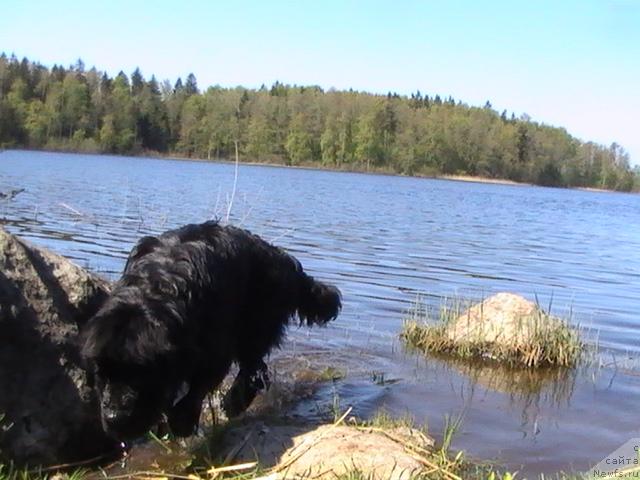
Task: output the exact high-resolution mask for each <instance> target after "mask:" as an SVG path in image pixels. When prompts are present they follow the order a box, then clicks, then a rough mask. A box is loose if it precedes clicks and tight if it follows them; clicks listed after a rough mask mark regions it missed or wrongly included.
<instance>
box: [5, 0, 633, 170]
mask: <svg viewBox="0 0 640 480" xmlns="http://www.w3.org/2000/svg"><path fill="white" fill-rule="evenodd" d="M0 51H4V52H5V53H7V54H10V53H15V54H16V55H17V56H18V57H23V56H26V57H27V58H29V59H30V60H34V61H39V62H41V63H43V64H45V65H47V66H52V65H53V64H54V63H57V64H64V65H69V64H72V63H75V62H76V60H77V59H78V58H81V59H82V60H83V61H84V62H85V64H86V65H87V67H91V66H94V65H95V66H96V67H97V68H98V69H99V70H104V71H107V72H108V73H109V74H111V75H115V74H117V73H118V72H119V71H120V70H123V71H124V72H126V73H128V74H129V73H131V72H132V71H133V70H134V69H135V68H136V67H140V69H141V70H142V73H143V74H144V75H145V77H150V76H151V75H152V74H155V75H156V77H157V78H158V79H160V80H162V79H165V78H166V79H170V80H171V81H172V82H173V81H175V80H176V79H177V78H178V77H179V76H180V77H182V78H184V77H186V75H187V74H188V73H190V72H193V73H194V74H195V75H196V78H197V79H198V85H199V86H200V88H206V87H207V86H210V85H216V84H218V85H222V86H236V85H243V86H246V87H259V86H260V85H261V84H265V85H271V84H272V83H273V82H275V81H276V80H278V81H280V82H283V83H290V84H298V85H320V86H321V87H323V88H325V89H328V88H332V87H333V88H336V89H348V88H353V89H355V90H361V91H368V92H375V93H387V92H389V91H392V92H397V93H400V94H406V95H408V94H410V93H411V92H415V91H416V90H420V91H421V92H422V93H423V94H424V93H426V94H429V95H431V96H432V95H435V94H439V95H440V96H445V97H448V96H449V95H451V96H453V97H454V98H455V99H456V100H461V101H462V102H464V103H467V104H470V105H484V104H485V102H486V101H487V100H489V101H490V102H491V104H492V105H493V108H494V109H496V110H498V111H502V110H504V109H506V110H507V111H508V112H509V114H511V112H515V114H516V115H517V116H519V115H521V114H523V113H526V114H528V115H529V116H530V117H531V118H532V119H533V120H535V121H538V122H542V123H546V124H549V125H554V126H562V127H565V128H566V129H567V130H568V131H569V133H571V134H572V135H574V136H576V137H578V138H580V139H582V140H592V141H596V142H598V143H603V144H606V145H609V144H610V143H612V142H617V143H618V144H620V145H622V146H623V147H624V148H625V149H626V150H627V151H628V152H629V154H630V156H631V163H632V164H634V165H640V121H639V116H640V0H562V1H559V0H553V1H547V0H511V1H477V0H469V1H462V0H442V1H435V0H434V1H430V0H422V1H409V0H395V1H375V0H370V1H350V0H342V1H340V0H322V1H317V0H316V1H305V0H298V1H279V0H270V1H265V0H255V1H254V0H246V1H241V0H237V1H227V2H221V1H214V0H202V1H191V0H182V1H177V0H172V1H165V0H155V1H153V2H149V1H146V2H145V1H141V0H126V1H122V0H102V1H93V2H91V1H87V0H84V1H74V0H55V1H51V0H38V1H36V0H0Z"/></svg>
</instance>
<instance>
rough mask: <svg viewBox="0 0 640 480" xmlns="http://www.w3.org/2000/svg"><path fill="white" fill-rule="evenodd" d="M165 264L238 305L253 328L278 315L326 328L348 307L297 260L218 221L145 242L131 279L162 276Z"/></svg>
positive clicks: (133, 257) (134, 256) (135, 255)
mask: <svg viewBox="0 0 640 480" xmlns="http://www.w3.org/2000/svg"><path fill="white" fill-rule="evenodd" d="M159 264H161V265H163V268H165V269H166V270H168V272H170V274H171V276H172V277H175V278H178V279H182V280H183V281H182V282H181V283H182V284H183V285H184V288H188V289H190V290H193V289H195V288H196V287H197V289H198V290H202V289H203V288H204V289H205V290H207V289H208V290H209V291H210V292H211V293H212V294H213V297H211V300H215V299H216V298H217V300H218V301H222V300H224V302H225V303H227V304H229V305H231V304H234V303H235V304H236V306H237V307H238V308H240V309H242V310H243V311H244V312H246V314H248V315H249V317H250V318H248V319H247V320H248V321H250V322H251V323H252V324H253V325H252V327H255V323H254V322H256V321H260V320H259V318H257V317H261V316H262V317H265V316H277V317H278V321H279V322H282V321H283V320H284V319H285V317H286V320H289V319H290V318H291V317H292V316H295V315H296V314H297V316H298V318H299V319H300V321H301V322H306V324H307V325H309V326H311V325H312V324H320V325H321V324H324V323H327V322H328V321H330V320H332V319H334V318H335V317H337V315H338V313H339V312H340V309H341V306H342V305H341V299H340V292H339V290H338V289H337V288H335V287H333V286H330V285H327V284H324V283H322V282H319V281H317V280H315V279H314V278H313V277H311V276H309V275H307V274H306V273H305V272H304V270H303V268H302V265H301V264H300V262H299V261H298V260H297V259H295V258H294V257H293V256H291V255H289V254H288V253H286V252H285V251H284V250H282V249H280V248H278V247H276V246H273V245H271V244H270V243H268V242H266V241H265V240H263V239H262V238H260V237H259V236H257V235H254V234H252V233H250V232H249V231H247V230H243V229H240V228H236V227H232V226H222V225H220V224H219V223H218V222H215V221H210V222H205V223H201V224H191V225H186V226H184V227H181V228H178V229H175V230H170V231H168V232H165V233H163V234H162V235H160V236H158V237H144V238H142V239H141V240H140V241H139V242H138V244H137V245H136V246H135V247H134V249H133V250H132V252H131V254H130V255H129V258H128V260H127V264H126V267H125V277H126V276H127V275H133V276H135V277H137V278H139V277H140V276H145V275H147V276H148V275H150V274H152V273H153V272H156V275H157V276H159V275H158V273H157V272H158V271H159V270H161V269H159V268H158V265H159ZM194 283H195V284H197V285H193V284H194ZM188 284H192V285H191V286H189V285H188ZM221 296H224V297H225V298H224V299H223V298H218V297H221ZM236 299H237V302H235V301H234V300H236ZM240 303H242V305H240ZM285 323H286V322H285Z"/></svg>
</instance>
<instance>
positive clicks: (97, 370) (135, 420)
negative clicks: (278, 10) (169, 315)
mask: <svg viewBox="0 0 640 480" xmlns="http://www.w3.org/2000/svg"><path fill="white" fill-rule="evenodd" d="M80 342H81V347H80V351H81V355H82V359H83V361H84V364H85V368H86V369H87V372H88V373H89V378H90V379H91V381H92V383H93V387H94V390H95V392H96V395H97V398H98V401H99V404H100V414H101V419H102V425H103V428H104V430H105V431H106V432H107V433H108V434H110V435H112V436H113V437H115V438H117V439H119V440H124V439H128V438H133V437H137V436H139V435H142V434H143V433H145V432H146V431H147V430H148V429H149V428H150V427H151V426H153V425H154V424H155V423H157V421H158V420H159V419H160V416H161V414H162V412H163V411H164V410H166V409H167V408H168V407H169V406H170V404H171V401H172V399H173V398H174V397H175V395H176V391H177V386H176V381H175V378H174V377H175V375H173V374H172V370H171V368H172V365H173V363H174V362H173V361H172V358H173V356H174V354H175V352H174V345H173V344H172V342H171V338H170V334H169V331H168V327H167V325H166V323H163V322H161V321H159V320H158V318H157V315H156V314H154V311H153V309H152V308H149V306H148V305H145V304H144V303H141V302H137V301H129V302H128V301H125V300H123V299H122V298H120V297H111V298H110V299H109V300H107V302H106V303H105V305H103V307H102V308H101V309H100V311H98V313H97V314H96V315H95V316H94V317H93V318H92V319H91V320H89V322H87V324H86V325H85V326H84V327H83V328H82V330H81V333H80Z"/></svg>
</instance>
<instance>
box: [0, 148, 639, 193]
mask: <svg viewBox="0 0 640 480" xmlns="http://www.w3.org/2000/svg"><path fill="white" fill-rule="evenodd" d="M7 150H14V151H24V152H48V153H65V154H72V155H103V156H113V157H132V158H153V159H157V160H176V161H186V162H199V163H223V164H229V165H234V164H235V161H234V160H232V159H226V158H212V159H207V158H199V157H191V156H186V155H180V154H179V153H177V152H172V153H166V154H163V153H160V152H152V151H142V152H139V153H131V154H117V153H102V152H78V151H73V150H64V149H61V150H46V149H41V150H31V149H27V148H10V149H4V151H7ZM2 151H3V150H1V149H0V153H1V152H2ZM238 163H239V164H240V165H250V166H263V167H277V168H295V169H301V170H318V171H327V172H341V173H357V174H367V175H386V176H392V177H411V178H426V179H435V180H449V181H454V182H468V183H484V184H493V185H509V186H522V187H544V186H543V185H536V184H534V183H526V182H516V181H514V180H509V179H506V178H491V177H483V176H474V175H467V174H446V173H440V174H426V173H420V172H416V173H413V174H407V173H400V172H394V171H393V170H391V169H387V168H380V167H373V168H369V169H367V168H366V165H364V164H356V165H348V166H345V167H342V166H335V165H334V166H326V165H318V164H315V163H303V164H298V165H287V164H286V163H282V162H277V161H255V160H240V161H239V162H238ZM548 188H562V189H568V190H582V191H586V192H599V193H635V194H637V193H640V192H622V191H617V190H607V189H604V188H596V187H548Z"/></svg>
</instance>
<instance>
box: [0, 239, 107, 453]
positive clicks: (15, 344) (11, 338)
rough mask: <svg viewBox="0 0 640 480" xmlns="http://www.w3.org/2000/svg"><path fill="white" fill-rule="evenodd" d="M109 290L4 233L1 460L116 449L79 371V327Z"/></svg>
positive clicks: (0, 258)
mask: <svg viewBox="0 0 640 480" xmlns="http://www.w3.org/2000/svg"><path fill="white" fill-rule="evenodd" d="M108 291H109V284H108V283H107V282H106V281H105V280H102V279H100V278H98V277H96V276H94V275H91V274H90V273H88V272H86V271H85V270H83V269H82V268H80V267H78V266H77V265H75V264H73V263H72V262H70V261H69V260H67V259H65V258H64V257H61V256H59V255H56V254H53V253H51V252H49V251H47V250H45V249H43V248H39V247H35V246H32V245H29V244H28V243H27V242H24V241H23V240H20V239H19V238H17V237H15V236H13V235H11V234H9V233H7V232H6V231H4V230H3V229H2V228H0V414H2V415H3V417H4V418H3V419H2V421H1V423H0V458H2V459H3V460H4V461H7V460H10V461H13V462H15V463H17V464H19V465H20V464H29V465H45V466H46V465H52V464H58V463H65V462H76V461H83V460H87V459H89V458H93V457H97V456H100V455H103V454H105V453H106V452H109V451H112V450H113V447H114V445H113V441H112V440H110V439H109V438H107V437H106V436H105V434H104V433H103V431H102V429H101V426H100V417H99V413H98V412H99V410H98V408H97V404H96V401H95V398H94V396H93V393H92V390H91V388H90V386H89V385H88V382H87V376H86V374H85V372H84V370H83V369H82V368H81V366H80V362H79V356H78V346H77V339H76V337H77V333H78V328H79V326H80V325H82V324H83V323H84V322H85V321H87V320H88V319H89V318H90V317H91V315H92V314H93V313H95V311H96V310H97V309H98V307H99V306H100V305H101V303H102V302H103V301H104V299H105V298H106V296H107V295H108Z"/></svg>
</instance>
